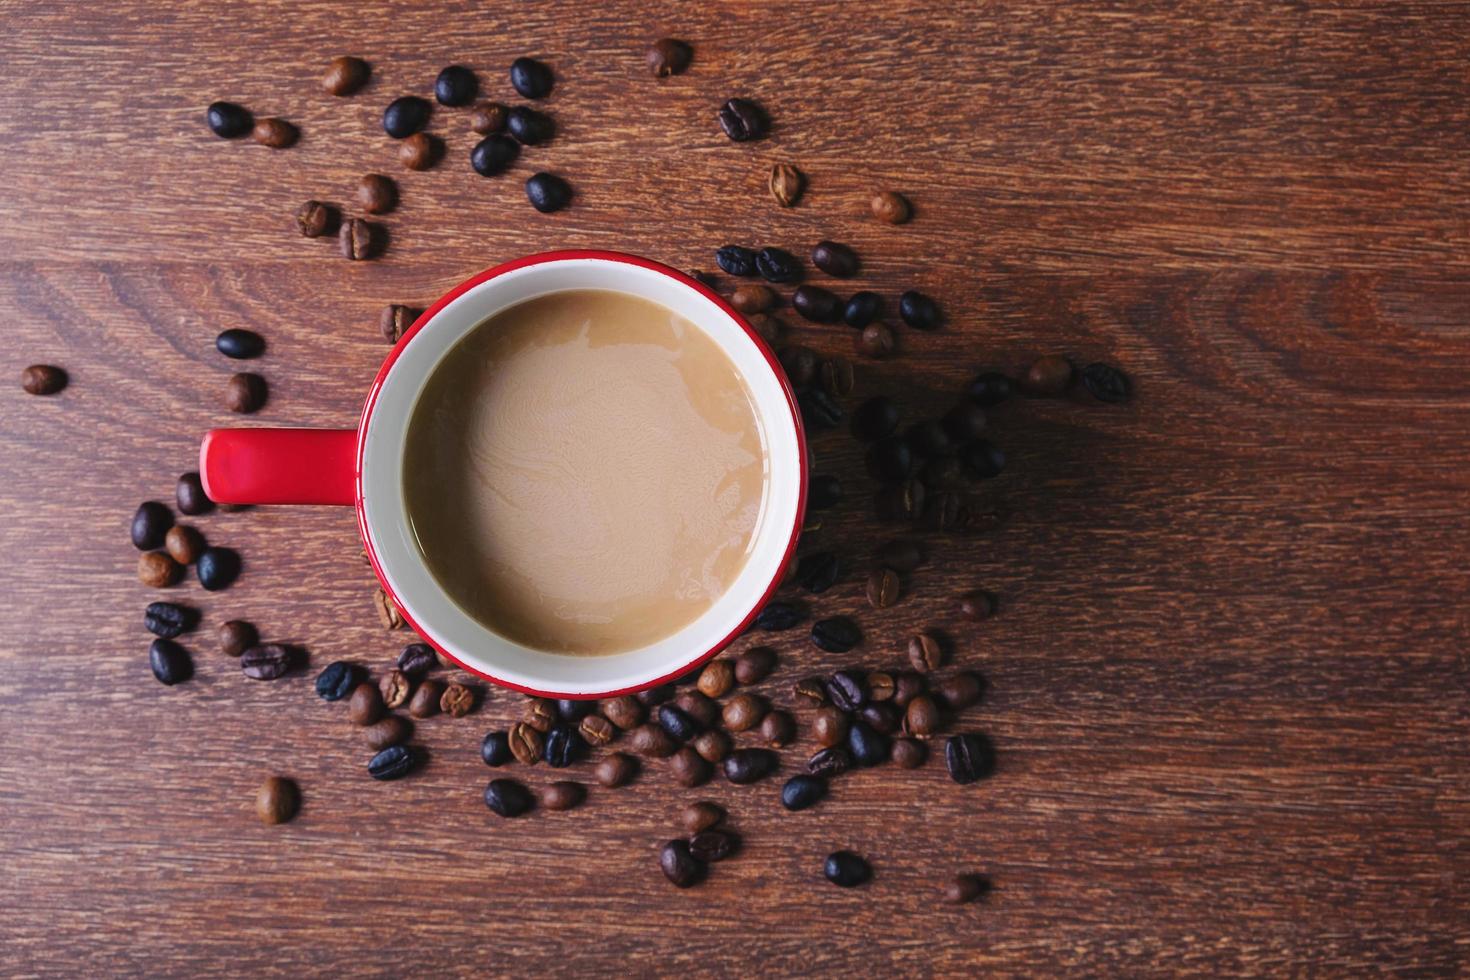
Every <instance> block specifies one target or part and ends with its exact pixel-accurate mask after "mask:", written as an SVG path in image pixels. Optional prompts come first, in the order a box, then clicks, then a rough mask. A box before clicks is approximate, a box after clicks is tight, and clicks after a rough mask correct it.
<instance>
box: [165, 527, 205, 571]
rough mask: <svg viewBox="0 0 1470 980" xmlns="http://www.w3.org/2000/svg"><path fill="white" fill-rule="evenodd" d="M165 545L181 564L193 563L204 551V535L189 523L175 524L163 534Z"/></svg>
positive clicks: (170, 555)
mask: <svg viewBox="0 0 1470 980" xmlns="http://www.w3.org/2000/svg"><path fill="white" fill-rule="evenodd" d="M163 547H164V550H166V551H167V552H168V554H169V557H170V558H172V559H173V560H174V561H176V562H178V563H179V564H180V565H192V564H194V562H196V561H198V560H199V555H200V553H202V552H203V551H204V535H202V534H200V533H199V532H198V531H196V530H195V529H194V528H192V527H189V526H188V525H187V524H175V525H174V526H173V527H171V528H169V529H168V533H167V534H165V535H164V536H163Z"/></svg>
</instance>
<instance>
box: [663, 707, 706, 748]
mask: <svg viewBox="0 0 1470 980" xmlns="http://www.w3.org/2000/svg"><path fill="white" fill-rule="evenodd" d="M658 724H659V727H660V728H662V729H663V730H664V731H665V732H667V733H668V736H669V738H672V739H673V740H674V741H676V742H687V741H689V740H690V739H691V738H693V737H694V736H696V735H698V734H699V730H700V728H701V727H703V726H701V725H700V724H699V722H697V721H695V720H694V719H693V718H691V717H690V716H689V714H688V712H686V711H685V710H684V709H683V708H677V707H675V706H674V705H672V704H665V705H660V706H659V709H658Z"/></svg>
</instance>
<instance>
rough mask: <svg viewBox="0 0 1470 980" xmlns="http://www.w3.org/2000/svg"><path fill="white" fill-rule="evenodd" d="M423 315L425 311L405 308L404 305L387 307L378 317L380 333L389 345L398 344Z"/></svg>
mask: <svg viewBox="0 0 1470 980" xmlns="http://www.w3.org/2000/svg"><path fill="white" fill-rule="evenodd" d="M422 313H423V310H420V309H416V308H414V307H412V306H404V305H403V304H402V303H393V304H391V305H389V306H385V307H383V312H382V313H381V314H379V315H378V331H379V332H380V333H381V334H382V335H383V339H384V340H386V341H388V343H390V344H396V343H398V339H399V338H400V337H402V336H403V335H404V334H405V333H407V332H408V328H409V327H411V326H413V321H415V320H417V319H418V318H419V316H420V315H421V314H422Z"/></svg>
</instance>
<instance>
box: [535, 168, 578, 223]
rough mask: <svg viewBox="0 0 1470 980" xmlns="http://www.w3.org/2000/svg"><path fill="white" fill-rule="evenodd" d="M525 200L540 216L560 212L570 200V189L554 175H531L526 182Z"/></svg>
mask: <svg viewBox="0 0 1470 980" xmlns="http://www.w3.org/2000/svg"><path fill="white" fill-rule="evenodd" d="M526 199H527V200H528V201H530V202H531V206H532V207H533V208H535V209H536V210H537V211H540V212H541V213H542V214H550V213H551V212H553V211H560V210H561V209H562V208H564V207H566V206H567V204H569V203H570V202H571V200H572V188H571V186H570V185H568V184H567V182H566V181H564V180H562V179H561V178H560V177H558V176H556V175H555V174H548V173H539V174H532V175H531V178H530V179H529V180H527V181H526Z"/></svg>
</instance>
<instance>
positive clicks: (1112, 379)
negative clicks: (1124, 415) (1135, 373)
mask: <svg viewBox="0 0 1470 980" xmlns="http://www.w3.org/2000/svg"><path fill="white" fill-rule="evenodd" d="M1082 383H1083V384H1084V385H1086V386H1087V390H1088V391H1090V392H1092V397H1093V398H1096V399H1097V400H1098V401H1100V402H1107V403H1108V404H1110V405H1116V404H1119V403H1120V402H1126V401H1127V400H1128V396H1129V395H1131V394H1132V393H1133V383H1132V382H1130V381H1129V380H1128V375H1126V374H1124V373H1123V372H1122V371H1119V370H1118V369H1117V368H1115V367H1113V366H1112V365H1111V364H1102V363H1095V364H1089V365H1087V367H1085V368H1083V369H1082Z"/></svg>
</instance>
